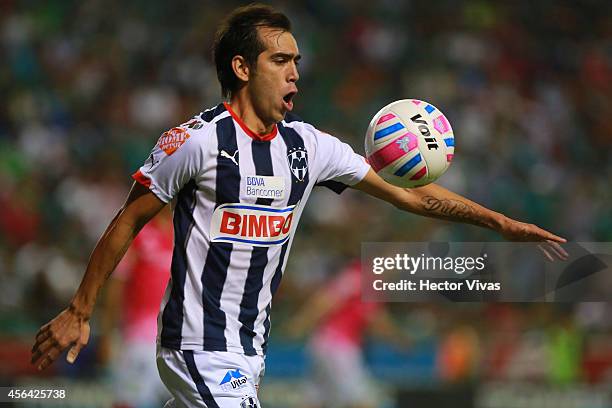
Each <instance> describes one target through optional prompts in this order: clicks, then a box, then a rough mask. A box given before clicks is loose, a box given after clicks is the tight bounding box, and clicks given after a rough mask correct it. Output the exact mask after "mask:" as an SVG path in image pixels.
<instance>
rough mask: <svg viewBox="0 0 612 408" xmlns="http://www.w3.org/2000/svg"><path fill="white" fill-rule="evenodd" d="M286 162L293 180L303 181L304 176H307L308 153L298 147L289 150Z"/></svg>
mask: <svg viewBox="0 0 612 408" xmlns="http://www.w3.org/2000/svg"><path fill="white" fill-rule="evenodd" d="M287 160H289V168H290V169H291V173H293V175H294V176H295V178H297V179H298V180H299V181H304V178H305V177H306V174H308V152H307V151H306V149H305V148H304V147H301V146H300V147H295V148H293V149H291V150H289V154H288V155H287Z"/></svg>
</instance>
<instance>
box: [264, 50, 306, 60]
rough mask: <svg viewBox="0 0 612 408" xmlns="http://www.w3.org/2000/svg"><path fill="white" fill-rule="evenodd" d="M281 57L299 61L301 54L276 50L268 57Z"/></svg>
mask: <svg viewBox="0 0 612 408" xmlns="http://www.w3.org/2000/svg"><path fill="white" fill-rule="evenodd" d="M278 57H281V58H283V59H289V60H291V59H292V60H295V61H299V60H300V59H301V58H302V56H301V55H300V54H287V53H286V52H276V53H274V54H272V56H271V57H270V58H278Z"/></svg>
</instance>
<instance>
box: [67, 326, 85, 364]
mask: <svg viewBox="0 0 612 408" xmlns="http://www.w3.org/2000/svg"><path fill="white" fill-rule="evenodd" d="M88 341H89V324H88V323H85V324H84V325H83V327H82V329H81V336H80V337H79V340H78V341H77V342H76V344H75V345H74V346H72V347H71V348H70V351H68V356H67V357H66V360H67V361H68V362H69V363H70V364H73V363H74V361H75V360H76V359H77V357H78V355H79V353H80V352H81V349H82V348H83V347H85V346H86V345H87V342H88Z"/></svg>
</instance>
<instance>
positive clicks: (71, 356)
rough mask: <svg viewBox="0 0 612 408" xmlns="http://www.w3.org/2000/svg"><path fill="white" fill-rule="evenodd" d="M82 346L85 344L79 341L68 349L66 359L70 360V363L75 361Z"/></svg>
mask: <svg viewBox="0 0 612 408" xmlns="http://www.w3.org/2000/svg"><path fill="white" fill-rule="evenodd" d="M82 348H83V346H82V345H81V344H80V343H77V344H75V345H74V346H72V348H71V349H70V351H68V356H67V357H66V361H68V362H69V363H70V364H72V363H74V361H75V360H76V358H77V356H78V355H79V353H80V352H81V349H82Z"/></svg>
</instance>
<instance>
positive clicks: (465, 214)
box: [396, 184, 507, 231]
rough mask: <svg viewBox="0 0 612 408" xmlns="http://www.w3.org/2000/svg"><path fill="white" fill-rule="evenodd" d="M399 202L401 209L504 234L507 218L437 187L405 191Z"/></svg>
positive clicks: (429, 186)
mask: <svg viewBox="0 0 612 408" xmlns="http://www.w3.org/2000/svg"><path fill="white" fill-rule="evenodd" d="M404 191H405V194H401V195H400V197H399V199H398V200H397V202H396V206H397V207H398V208H400V209H403V210H406V211H410V212H413V213H416V214H419V215H424V216H427V217H433V218H438V219H442V220H447V221H455V222H463V223H467V224H473V225H478V226H481V227H485V228H489V229H492V230H495V231H500V230H502V228H503V224H504V223H505V222H506V221H507V218H506V217H505V216H504V215H503V214H500V213H497V212H495V211H492V210H490V209H488V208H486V207H483V206H482V205H480V204H477V203H475V202H473V201H471V200H469V199H467V198H465V197H462V196H460V195H459V194H456V193H453V192H452V191H449V190H447V189H445V188H444V187H441V186H439V185H436V184H429V185H427V186H424V187H418V188H414V189H407V190H404Z"/></svg>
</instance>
